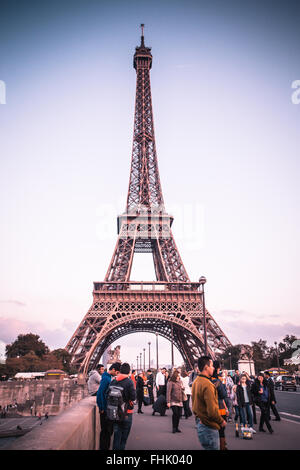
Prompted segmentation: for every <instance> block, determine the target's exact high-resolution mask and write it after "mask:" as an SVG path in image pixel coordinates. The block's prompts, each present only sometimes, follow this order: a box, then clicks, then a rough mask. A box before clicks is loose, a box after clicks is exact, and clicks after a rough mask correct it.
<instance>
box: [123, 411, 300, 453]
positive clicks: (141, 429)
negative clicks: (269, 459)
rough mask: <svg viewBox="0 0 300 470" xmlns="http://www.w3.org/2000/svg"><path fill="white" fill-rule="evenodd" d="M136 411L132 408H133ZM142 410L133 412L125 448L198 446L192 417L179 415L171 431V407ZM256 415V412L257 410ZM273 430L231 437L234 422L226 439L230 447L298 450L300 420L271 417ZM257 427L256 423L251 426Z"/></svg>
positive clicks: (186, 448)
mask: <svg viewBox="0 0 300 470" xmlns="http://www.w3.org/2000/svg"><path fill="white" fill-rule="evenodd" d="M135 411H136V408H135ZM143 411H144V414H137V413H136V412H135V413H134V415H133V425H132V429H131V432H130V435H129V438H128V441H127V446H126V450H201V445H200V443H199V441H198V436H197V430H196V428H195V420H194V418H193V417H191V418H189V419H181V420H180V424H179V429H181V431H182V432H181V433H175V434H172V432H171V431H172V422H171V416H172V411H170V410H168V411H167V413H166V416H160V415H158V414H156V415H155V416H152V406H147V407H144V408H143ZM257 415H258V418H259V413H257ZM271 423H272V427H273V429H274V434H272V435H271V434H269V432H265V433H260V432H257V434H254V437H253V440H244V439H241V438H236V437H235V427H234V424H232V423H228V424H227V426H226V440H227V444H228V448H229V449H230V450H275V449H276V450H300V439H299V433H300V423H297V422H290V421H287V420H285V419H283V420H281V421H279V422H275V421H271ZM254 429H255V430H258V425H255V426H254Z"/></svg>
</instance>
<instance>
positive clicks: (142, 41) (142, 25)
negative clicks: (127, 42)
mask: <svg viewBox="0 0 300 470" xmlns="http://www.w3.org/2000/svg"><path fill="white" fill-rule="evenodd" d="M144 26H145V25H144V24H143V23H142V24H141V29H142V36H141V47H145V42H144Z"/></svg>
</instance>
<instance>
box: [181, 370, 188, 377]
mask: <svg viewBox="0 0 300 470" xmlns="http://www.w3.org/2000/svg"><path fill="white" fill-rule="evenodd" d="M187 376H188V373H187V371H186V370H185V369H182V371H181V377H183V378H184V377H187Z"/></svg>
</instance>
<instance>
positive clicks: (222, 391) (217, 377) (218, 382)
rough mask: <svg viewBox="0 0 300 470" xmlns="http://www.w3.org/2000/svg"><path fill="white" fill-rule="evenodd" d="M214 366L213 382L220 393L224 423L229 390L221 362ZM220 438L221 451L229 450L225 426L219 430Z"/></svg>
mask: <svg viewBox="0 0 300 470" xmlns="http://www.w3.org/2000/svg"><path fill="white" fill-rule="evenodd" d="M213 365H214V368H215V370H214V373H213V376H212V377H211V381H212V383H213V384H214V386H215V387H216V389H217V392H218V403H219V413H220V415H221V416H222V418H223V419H224V421H227V416H228V408H227V405H226V403H225V399H226V398H227V390H226V387H225V385H224V384H223V383H222V380H221V374H220V369H221V364H220V362H219V361H214V362H213ZM219 438H220V450H227V442H226V439H225V426H222V427H221V428H220V429H219Z"/></svg>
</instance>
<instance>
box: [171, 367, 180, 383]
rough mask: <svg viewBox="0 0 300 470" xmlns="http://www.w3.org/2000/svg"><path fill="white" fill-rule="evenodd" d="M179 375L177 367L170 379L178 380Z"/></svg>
mask: <svg viewBox="0 0 300 470" xmlns="http://www.w3.org/2000/svg"><path fill="white" fill-rule="evenodd" d="M178 375H179V371H178V370H177V369H175V370H173V373H172V375H171V377H170V379H169V380H170V381H171V382H176V380H177V377H178Z"/></svg>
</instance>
